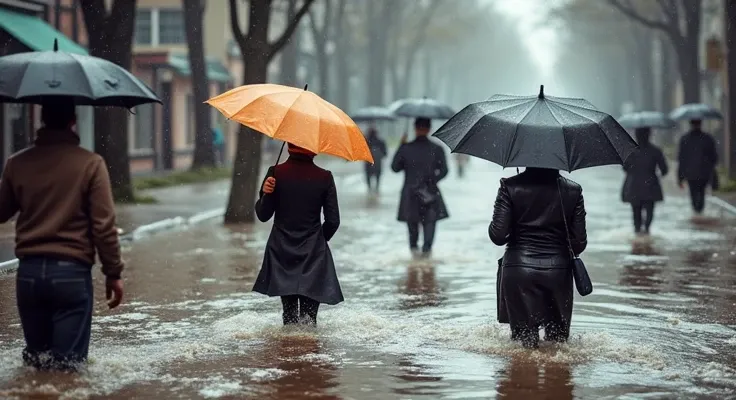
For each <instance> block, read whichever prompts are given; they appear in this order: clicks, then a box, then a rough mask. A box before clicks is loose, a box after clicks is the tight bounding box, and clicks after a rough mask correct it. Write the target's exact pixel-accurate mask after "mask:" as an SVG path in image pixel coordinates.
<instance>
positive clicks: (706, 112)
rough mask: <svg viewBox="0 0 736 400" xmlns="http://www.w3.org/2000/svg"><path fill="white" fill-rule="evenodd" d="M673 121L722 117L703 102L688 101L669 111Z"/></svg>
mask: <svg viewBox="0 0 736 400" xmlns="http://www.w3.org/2000/svg"><path fill="white" fill-rule="evenodd" d="M670 118H672V119H674V120H675V121H692V120H701V121H702V120H706V119H723V115H721V112H720V111H718V110H716V109H715V108H713V107H711V106H709V105H707V104H703V103H689V104H683V105H681V106H680V107H677V108H676V109H674V110H673V111H672V112H671V113H670Z"/></svg>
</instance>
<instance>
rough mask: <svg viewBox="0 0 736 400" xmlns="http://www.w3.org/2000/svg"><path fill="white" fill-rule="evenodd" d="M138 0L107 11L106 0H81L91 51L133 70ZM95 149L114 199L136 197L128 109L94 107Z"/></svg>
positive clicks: (118, 2) (121, 0) (119, 3)
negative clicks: (131, 172)
mask: <svg viewBox="0 0 736 400" xmlns="http://www.w3.org/2000/svg"><path fill="white" fill-rule="evenodd" d="M136 3H137V1H136V0H116V1H114V2H113V3H112V4H111V7H110V12H109V13H108V12H107V9H106V7H105V2H104V1H100V0H81V1H80V4H81V7H82V15H83V16H84V22H85V26H86V29H87V32H88V38H89V42H88V46H89V52H90V54H91V55H93V56H95V57H100V58H103V59H105V60H108V61H110V62H113V63H115V64H117V65H119V66H121V67H122V68H124V69H126V70H130V67H131V64H132V47H133V30H134V27H135V9H136ZM95 152H96V153H98V154H99V155H100V156H102V158H103V159H104V160H105V163H106V164H107V169H108V172H109V174H110V182H111V185H112V191H113V196H114V197H115V200H116V201H121V202H130V201H133V200H134V198H135V196H134V193H133V185H132V183H131V179H130V159H129V155H128V110H125V109H122V108H114V107H97V108H95Z"/></svg>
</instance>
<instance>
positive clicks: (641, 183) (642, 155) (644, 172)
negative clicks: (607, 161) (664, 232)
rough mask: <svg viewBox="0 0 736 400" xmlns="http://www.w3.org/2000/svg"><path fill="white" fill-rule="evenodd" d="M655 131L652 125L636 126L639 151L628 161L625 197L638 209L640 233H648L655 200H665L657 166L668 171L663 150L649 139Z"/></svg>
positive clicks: (637, 217) (636, 218) (660, 169)
mask: <svg viewBox="0 0 736 400" xmlns="http://www.w3.org/2000/svg"><path fill="white" fill-rule="evenodd" d="M651 132H652V131H651V129H649V128H639V129H637V130H636V132H635V135H636V141H637V143H638V144H639V152H638V153H637V155H636V156H635V157H632V158H631V159H632V160H633V161H632V162H631V163H627V164H626V165H624V170H625V171H626V180H625V181H624V186H623V188H622V189H621V200H622V201H623V202H624V203H630V204H631V209H632V210H633V211H634V231H635V232H636V233H637V234H640V233H643V234H647V235H648V234H649V228H650V227H651V225H652V220H653V219H654V203H656V202H658V201H662V200H664V196H663V195H662V186H661V185H660V184H659V178H658V177H657V169H659V172H660V173H661V174H662V176H665V175H667V171H668V168H667V161H666V160H665V158H664V154H663V153H662V150H660V149H659V147H657V146H655V145H653V144H652V143H651V142H650V141H649V137H650V135H651ZM644 213H646V216H645V218H643V215H642V214H644ZM642 220H643V224H644V229H643V230H642Z"/></svg>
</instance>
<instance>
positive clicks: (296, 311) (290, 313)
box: [281, 295, 319, 325]
mask: <svg viewBox="0 0 736 400" xmlns="http://www.w3.org/2000/svg"><path fill="white" fill-rule="evenodd" d="M281 304H282V305H283V306H284V325H294V324H298V323H299V321H300V320H301V321H302V322H303V323H305V324H308V325H316V324H317V311H319V302H318V301H316V300H312V299H310V298H309V297H306V296H299V295H291V296H281Z"/></svg>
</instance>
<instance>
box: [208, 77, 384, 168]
mask: <svg viewBox="0 0 736 400" xmlns="http://www.w3.org/2000/svg"><path fill="white" fill-rule="evenodd" d="M206 103H207V104H209V105H211V106H213V107H215V108H216V109H217V110H218V111H220V112H221V113H222V114H223V115H224V116H225V117H227V118H228V119H231V120H233V121H237V122H239V123H241V124H243V125H245V126H247V127H249V128H252V129H255V130H256V131H258V132H261V133H263V134H264V135H267V136H270V137H272V138H274V139H279V140H283V141H284V142H287V143H291V144H294V145H296V146H299V147H302V148H305V149H307V150H309V151H311V152H314V153H318V154H329V155H333V156H336V157H340V158H344V159H346V160H348V161H360V160H362V161H368V162H370V163H373V156H372V155H371V152H370V149H369V148H368V143H366V141H365V137H364V136H363V133H362V132H361V131H360V128H358V125H356V124H355V122H353V120H352V119H350V117H348V116H347V114H345V113H344V112H343V111H342V110H340V109H339V108H337V107H335V106H334V105H332V104H330V103H329V102H327V101H325V100H323V99H322V98H321V97H319V96H317V95H316V94H315V93H312V92H310V91H307V87H306V86H305V87H304V89H303V90H302V89H298V88H293V87H289V86H282V85H274V84H257V85H245V86H240V87H237V88H235V89H232V90H229V91H227V92H225V93H223V94H221V95H219V96H215V97H213V98H211V99H209V100H207V101H206Z"/></svg>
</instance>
